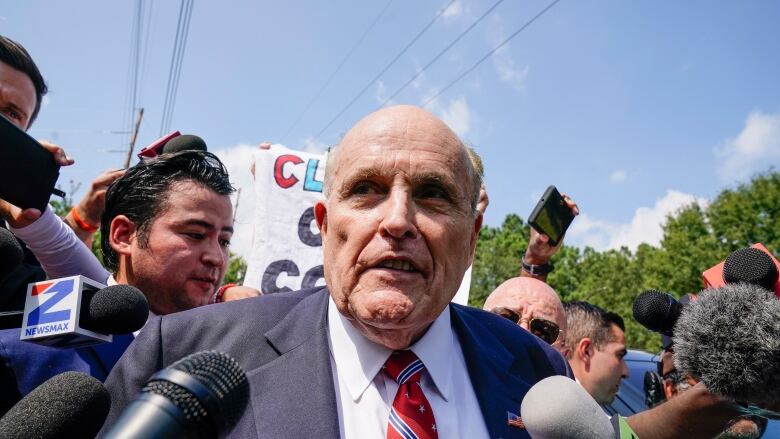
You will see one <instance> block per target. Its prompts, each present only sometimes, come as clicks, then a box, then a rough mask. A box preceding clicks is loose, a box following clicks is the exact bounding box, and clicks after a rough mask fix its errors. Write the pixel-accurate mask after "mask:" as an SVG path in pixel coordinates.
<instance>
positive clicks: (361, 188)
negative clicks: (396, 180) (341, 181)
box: [352, 181, 379, 195]
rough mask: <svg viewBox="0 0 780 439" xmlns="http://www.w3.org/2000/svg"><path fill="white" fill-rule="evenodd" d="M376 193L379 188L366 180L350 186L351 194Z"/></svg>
mask: <svg viewBox="0 0 780 439" xmlns="http://www.w3.org/2000/svg"><path fill="white" fill-rule="evenodd" d="M378 193H379V188H378V187H377V185H376V184H374V183H371V182H368V181H365V182H360V183H357V184H356V185H355V186H353V187H352V194H353V195H372V194H378Z"/></svg>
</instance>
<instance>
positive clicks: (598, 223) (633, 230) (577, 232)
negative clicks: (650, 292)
mask: <svg viewBox="0 0 780 439" xmlns="http://www.w3.org/2000/svg"><path fill="white" fill-rule="evenodd" d="M694 202H698V203H699V204H700V205H702V206H706V205H707V200H706V199H704V198H697V197H695V196H694V195H691V194H686V193H683V192H679V191H675V190H668V191H666V194H665V195H664V196H663V197H662V198H659V199H658V200H656V202H655V205H654V206H653V207H640V208H638V209H637V210H636V212H634V216H633V218H631V221H630V222H629V223H627V224H617V223H611V222H609V221H604V220H600V219H596V218H592V217H590V216H589V215H588V214H586V213H584V214H581V215H580V216H578V217H577V218H575V220H574V222H573V223H572V226H571V228H570V229H569V231H568V233H567V238H568V242H569V243H570V244H574V245H579V246H590V247H593V248H594V249H596V250H606V249H617V248H620V247H622V246H626V247H628V248H629V249H631V250H636V248H637V247H638V246H639V244H641V243H647V244H650V245H658V244H659V243H660V242H661V238H662V237H663V230H662V228H661V227H662V226H663V224H664V223H665V222H666V217H667V216H668V215H670V214H673V213H675V212H677V211H679V210H680V209H681V208H682V207H684V206H687V205H690V204H692V203H694Z"/></svg>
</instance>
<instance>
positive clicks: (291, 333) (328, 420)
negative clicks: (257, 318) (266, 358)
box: [247, 288, 339, 438]
mask: <svg viewBox="0 0 780 439" xmlns="http://www.w3.org/2000/svg"><path fill="white" fill-rule="evenodd" d="M327 304H328V291H327V290H326V289H324V288H323V289H322V290H321V291H318V292H316V293H313V294H312V295H311V296H308V297H306V298H304V299H303V300H301V301H300V302H299V303H298V304H297V305H296V306H295V307H294V308H293V309H292V310H291V311H290V312H289V313H288V314H287V316H286V317H285V318H284V319H282V320H281V321H280V322H279V323H278V324H277V325H276V326H274V327H273V328H272V329H271V330H269V331H268V332H266V333H265V337H266V339H267V340H268V343H269V344H270V345H271V347H272V348H273V349H274V350H275V351H276V352H277V353H278V354H279V357H278V358H277V359H275V360H272V361H271V362H269V363H266V364H264V365H262V366H260V367H258V368H256V369H253V370H251V371H249V372H248V373H247V378H248V379H249V384H250V387H251V389H252V400H251V404H252V410H253V414H254V420H255V427H256V429H257V435H258V437H264V438H265V437H268V438H276V437H278V438H289V437H322V438H330V437H334V438H338V437H339V427H338V410H337V407H336V394H335V390H334V389H333V376H332V373H331V366H330V349H329V347H328V330H327ZM255 396H257V397H255Z"/></svg>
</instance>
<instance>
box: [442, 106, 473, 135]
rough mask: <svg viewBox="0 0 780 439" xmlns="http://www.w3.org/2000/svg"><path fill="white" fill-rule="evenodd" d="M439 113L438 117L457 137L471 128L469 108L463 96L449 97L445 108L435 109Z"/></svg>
mask: <svg viewBox="0 0 780 439" xmlns="http://www.w3.org/2000/svg"><path fill="white" fill-rule="evenodd" d="M435 112H436V113H439V117H441V119H442V120H443V121H444V123H446V124H447V125H449V127H450V128H451V129H452V131H454V132H455V134H457V135H458V136H459V137H461V138H462V137H463V136H465V135H466V133H468V132H469V129H470V128H471V110H470V109H469V105H468V103H467V102H466V98H465V97H464V96H460V97H458V98H456V99H450V101H449V105H447V108H444V109H442V110H441V111H435Z"/></svg>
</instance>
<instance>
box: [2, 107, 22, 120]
mask: <svg viewBox="0 0 780 439" xmlns="http://www.w3.org/2000/svg"><path fill="white" fill-rule="evenodd" d="M3 114H4V115H5V116H7V117H8V118H9V119H13V120H16V121H19V122H21V121H22V115H21V113H19V112H18V111H16V110H13V109H10V108H6V109H5V110H3Z"/></svg>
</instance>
